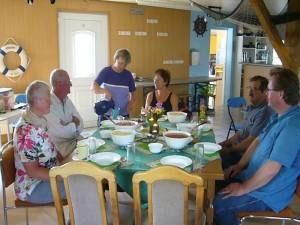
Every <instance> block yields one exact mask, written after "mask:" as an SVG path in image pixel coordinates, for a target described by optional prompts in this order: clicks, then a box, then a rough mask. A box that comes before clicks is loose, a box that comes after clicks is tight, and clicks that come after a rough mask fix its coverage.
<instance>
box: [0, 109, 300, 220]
mask: <svg viewBox="0 0 300 225" xmlns="http://www.w3.org/2000/svg"><path fill="white" fill-rule="evenodd" d="M234 117H235V118H236V119H237V120H238V121H242V118H243V114H242V113H240V112H239V111H235V112H234ZM208 120H209V121H210V122H211V123H212V124H213V127H214V131H215V136H216V142H220V141H222V140H224V139H226V136H227V131H228V126H229V122H230V119H229V116H228V113H227V108H225V107H217V108H216V110H215V115H214V116H209V117H208ZM94 129H95V128H89V129H86V132H89V131H93V130H94ZM231 134H232V133H231ZM1 193H2V190H1ZM8 196H9V197H8V199H12V196H13V191H12V189H11V188H10V189H9V191H8ZM1 199H2V198H1ZM0 207H1V209H2V200H1V202H0ZM291 207H292V209H293V210H294V211H295V214H294V215H295V217H296V218H300V199H299V198H296V197H295V199H294V200H293V201H292V203H291ZM66 210H67V209H66ZM66 215H68V213H66ZM2 218H3V211H2V210H1V211H0V225H3V224H4V221H3V219H2ZM29 220H30V224H31V225H42V224H47V225H55V224H57V218H56V212H55V209H54V208H50V207H49V208H40V209H30V210H29ZM8 222H9V224H10V225H23V224H25V223H26V222H25V210H24V209H17V210H10V211H9V215H8ZM251 224H252V225H258V224H257V223H251Z"/></svg>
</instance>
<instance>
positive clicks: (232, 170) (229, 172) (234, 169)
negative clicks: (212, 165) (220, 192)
mask: <svg viewBox="0 0 300 225" xmlns="http://www.w3.org/2000/svg"><path fill="white" fill-rule="evenodd" d="M240 171H241V168H240V167H239V166H238V165H237V164H235V165H232V166H229V167H228V168H226V169H225V170H224V178H225V180H228V179H230V178H232V177H234V176H235V175H237V174H238V173H239V172H240Z"/></svg>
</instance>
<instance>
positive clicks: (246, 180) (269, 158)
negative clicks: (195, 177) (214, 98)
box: [213, 68, 300, 225]
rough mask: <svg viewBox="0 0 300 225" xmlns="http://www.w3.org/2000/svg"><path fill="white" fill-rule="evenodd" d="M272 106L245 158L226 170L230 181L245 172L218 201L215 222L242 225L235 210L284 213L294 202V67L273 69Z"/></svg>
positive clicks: (297, 151)
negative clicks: (271, 111) (263, 125)
mask: <svg viewBox="0 0 300 225" xmlns="http://www.w3.org/2000/svg"><path fill="white" fill-rule="evenodd" d="M267 98H268V104H269V106H271V107H272V108H273V109H274V111H275V112H276V113H274V114H273V115H272V117H271V119H270V122H269V124H268V125H267V127H266V128H265V129H264V130H263V132H262V133H261V134H260V135H259V136H258V137H257V138H256V139H255V140H254V141H253V142H252V144H251V145H250V146H249V148H248V149H247V151H246V152H245V154H244V155H243V157H242V158H241V160H240V161H239V162H238V163H237V164H235V165H233V166H230V167H229V168H227V169H226V170H225V171H224V176H225V179H230V178H233V177H234V176H235V175H237V174H238V173H239V172H241V171H242V170H243V169H245V168H246V169H245V171H244V173H243V176H242V181H241V182H240V183H231V184H229V185H228V186H226V187H225V188H224V189H222V190H221V191H220V192H219V193H218V195H216V196H215V199H214V203H213V205H214V213H215V214H214V215H215V216H214V224H219V225H238V224H239V221H238V219H237V218H236V216H235V213H236V212H243V211H270V210H273V211H274V212H279V211H281V210H283V209H284V208H285V207H287V206H288V204H289V203H290V201H291V200H292V198H293V195H294V192H295V189H296V186H297V181H298V177H299V174H300V141H299V137H300V107H299V106H298V102H299V78H298V76H297V75H296V74H295V73H294V72H292V71H291V70H289V69H283V68H274V69H272V70H271V71H270V80H269V84H268V91H267Z"/></svg>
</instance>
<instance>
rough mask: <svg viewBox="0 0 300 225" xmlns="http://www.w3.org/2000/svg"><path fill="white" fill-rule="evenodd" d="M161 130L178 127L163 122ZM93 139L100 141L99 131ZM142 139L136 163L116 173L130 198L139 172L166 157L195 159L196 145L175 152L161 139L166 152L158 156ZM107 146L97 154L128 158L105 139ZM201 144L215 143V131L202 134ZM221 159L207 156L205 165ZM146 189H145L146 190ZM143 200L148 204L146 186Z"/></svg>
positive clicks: (138, 144)
mask: <svg viewBox="0 0 300 225" xmlns="http://www.w3.org/2000/svg"><path fill="white" fill-rule="evenodd" d="M159 125H160V128H161V129H165V128H167V129H168V130H176V126H175V125H174V124H170V123H169V122H161V123H160V124H159ZM92 136H93V137H95V138H98V139H100V138H101V136H100V133H99V131H95V132H94V133H93V134H92ZM139 139H141V138H140V137H139V136H138V135H137V137H136V140H137V142H136V152H135V162H134V163H133V164H129V165H126V166H122V167H121V168H120V167H117V168H116V169H115V170H114V171H115V174H116V178H117V183H118V184H119V186H120V187H122V188H123V190H124V191H126V192H127V193H128V194H129V195H130V196H133V190H132V176H133V175H134V174H135V173H136V172H137V171H145V170H148V169H150V168H151V167H155V166H158V164H159V160H160V159H161V158H163V157H165V156H169V155H182V156H187V157H189V158H191V159H192V160H194V158H195V149H194V147H193V146H194V143H192V142H191V143H190V144H189V145H188V146H187V147H186V148H184V149H182V150H180V151H179V152H177V151H176V152H174V151H172V150H171V149H169V148H168V146H167V145H166V144H165V143H164V141H163V137H159V138H158V139H157V141H158V142H162V143H164V149H165V150H164V151H162V152H160V153H158V154H152V153H151V152H150V151H149V149H148V143H144V142H139V141H138V140H139ZM104 140H105V145H104V146H100V147H99V148H98V149H97V152H101V151H113V152H116V153H118V154H120V155H121V156H122V157H126V150H125V149H122V148H120V147H118V146H116V145H114V144H113V142H112V140H111V139H104ZM200 141H201V142H213V143H215V136H214V132H213V130H209V131H206V132H203V133H202V137H201V139H200ZM215 158H219V154H218V153H213V154H211V155H205V157H204V162H203V163H204V164H205V163H207V162H209V161H211V160H213V159H215ZM144 188H145V189H144ZM141 199H142V202H143V203H146V202H147V191H146V186H145V185H144V186H142V193H141Z"/></svg>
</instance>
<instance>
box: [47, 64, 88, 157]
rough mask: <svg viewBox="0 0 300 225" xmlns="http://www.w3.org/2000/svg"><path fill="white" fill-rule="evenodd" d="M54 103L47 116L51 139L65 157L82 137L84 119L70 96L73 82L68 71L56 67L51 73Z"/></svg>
mask: <svg viewBox="0 0 300 225" xmlns="http://www.w3.org/2000/svg"><path fill="white" fill-rule="evenodd" d="M50 83H51V85H52V91H51V100H52V105H51V109H50V113H49V114H47V115H46V116H45V117H46V118H47V122H48V128H49V133H50V137H51V140H52V141H53V142H54V143H55V144H56V146H57V149H58V151H59V152H60V153H61V154H62V156H63V157H66V156H68V155H69V154H70V153H72V152H73V150H74V149H75V147H76V143H77V141H78V140H80V139H82V136H81V135H80V133H81V132H82V131H83V121H82V118H81V116H80V115H79V113H78V111H77V110H76V108H75V106H74V105H73V103H72V101H71V100H70V99H69V98H68V96H67V95H68V94H69V93H70V87H71V86H72V83H71V81H70V77H69V74H68V72H67V71H65V70H62V69H55V70H53V71H52V72H51V74H50Z"/></svg>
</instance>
